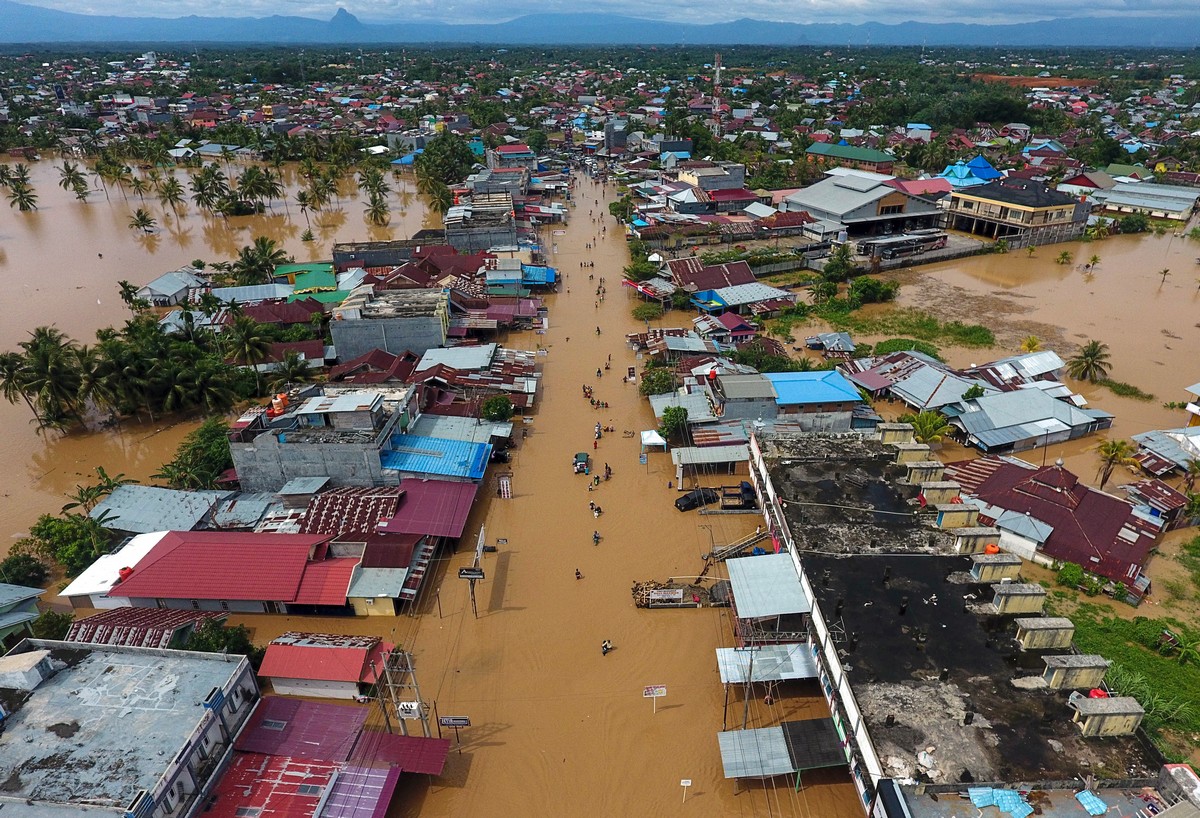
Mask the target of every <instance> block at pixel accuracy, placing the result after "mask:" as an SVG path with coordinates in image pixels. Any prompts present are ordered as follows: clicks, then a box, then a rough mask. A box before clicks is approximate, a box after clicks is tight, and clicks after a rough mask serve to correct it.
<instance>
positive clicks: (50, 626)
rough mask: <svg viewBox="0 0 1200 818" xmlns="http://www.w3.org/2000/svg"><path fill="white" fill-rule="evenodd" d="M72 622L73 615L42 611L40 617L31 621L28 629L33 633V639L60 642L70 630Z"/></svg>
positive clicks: (73, 619)
mask: <svg viewBox="0 0 1200 818" xmlns="http://www.w3.org/2000/svg"><path fill="white" fill-rule="evenodd" d="M74 621H75V614H73V613H66V612H60V611H44V612H43V613H42V615H41V616H39V617H38V618H37V619H35V620H33V624H31V625H30V626H29V627H30V629H31V630H32V631H33V636H34V638H35V639H50V640H52V641H56V642H61V641H62V640H63V639H66V638H67V632H68V631H69V630H71V623H72V622H74Z"/></svg>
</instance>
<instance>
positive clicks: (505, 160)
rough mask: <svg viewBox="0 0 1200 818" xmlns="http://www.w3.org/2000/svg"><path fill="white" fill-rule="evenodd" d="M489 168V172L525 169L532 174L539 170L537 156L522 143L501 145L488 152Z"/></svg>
mask: <svg viewBox="0 0 1200 818" xmlns="http://www.w3.org/2000/svg"><path fill="white" fill-rule="evenodd" d="M487 166H488V169H489V170H503V169H506V168H524V169H525V170H527V171H530V172H531V173H532V172H533V171H536V170H537V154H536V153H534V152H533V150H532V149H531V148H530V147H529V146H528V145H525V144H522V143H520V142H514V143H512V144H511V145H501V146H499V147H497V148H492V149H491V150H489V151H488V152H487Z"/></svg>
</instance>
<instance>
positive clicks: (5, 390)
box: [0, 352, 38, 419]
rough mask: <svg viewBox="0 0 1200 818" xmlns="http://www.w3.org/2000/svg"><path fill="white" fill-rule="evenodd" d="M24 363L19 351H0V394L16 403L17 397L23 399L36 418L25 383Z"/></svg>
mask: <svg viewBox="0 0 1200 818" xmlns="http://www.w3.org/2000/svg"><path fill="white" fill-rule="evenodd" d="M25 364H26V361H25V357H24V356H23V355H21V354H20V353H19V352H4V353H0V395H3V396H4V399H5V400H6V401H8V402H9V403H16V402H17V399H18V398H19V399H21V400H24V401H25V405H26V406H28V407H29V411H30V412H32V413H33V417H34V419H37V417H38V410H37V407H36V406H35V405H34V403H33V398H32V397H31V396H30V392H29V388H28V385H27V383H26V379H27V372H26V368H25Z"/></svg>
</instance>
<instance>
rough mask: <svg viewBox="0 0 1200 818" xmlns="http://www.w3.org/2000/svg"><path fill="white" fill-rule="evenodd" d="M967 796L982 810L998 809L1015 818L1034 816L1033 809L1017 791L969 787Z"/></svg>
mask: <svg viewBox="0 0 1200 818" xmlns="http://www.w3.org/2000/svg"><path fill="white" fill-rule="evenodd" d="M967 796H968V797H969V798H970V799H971V803H972V804H974V805H975V806H977V807H979V808H980V810H982V809H983V808H984V807H996V808H997V809H999V810H1000V811H1001V812H1007V813H1008V814H1009V815H1011V816H1013V818H1027V816H1029V815H1032V814H1033V807H1031V806H1029V804H1028V803H1026V801H1025V799H1024V798H1023V797H1021V793H1019V792H1017V791H1016V790H997V789H993V788H992V787H968V788H967Z"/></svg>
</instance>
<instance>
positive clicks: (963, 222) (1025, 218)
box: [947, 179, 1090, 247]
mask: <svg viewBox="0 0 1200 818" xmlns="http://www.w3.org/2000/svg"><path fill="white" fill-rule="evenodd" d="M1089 210H1090V208H1089V207H1088V205H1086V204H1084V203H1083V202H1080V201H1079V200H1077V199H1075V198H1074V197H1072V196H1068V195H1067V194H1065V193H1059V192H1058V191H1056V190H1051V189H1050V188H1048V187H1046V186H1045V185H1044V184H1042V183H1040V182H1034V181H1030V180H1025V179H1009V180H1001V181H997V182H991V183H989V184H986V185H979V186H978V187H971V188H964V189H961V190H955V191H953V192H952V193H951V194H950V207H949V221H948V223H947V226H948V227H950V228H951V229H953V230H963V231H966V232H968V233H974V234H976V235H982V236H987V237H989V238H993V239H1004V240H1005V241H1007V242H1008V243H1009V245H1011V246H1013V247H1026V246H1028V245H1033V244H1054V243H1056V242H1060V241H1071V240H1072V239H1077V238H1079V236H1081V235H1082V234H1083V231H1084V228H1086V227H1087V217H1088V212H1089Z"/></svg>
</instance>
